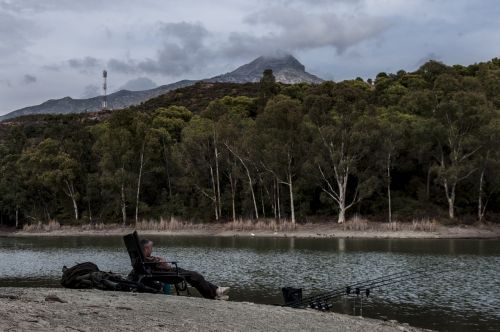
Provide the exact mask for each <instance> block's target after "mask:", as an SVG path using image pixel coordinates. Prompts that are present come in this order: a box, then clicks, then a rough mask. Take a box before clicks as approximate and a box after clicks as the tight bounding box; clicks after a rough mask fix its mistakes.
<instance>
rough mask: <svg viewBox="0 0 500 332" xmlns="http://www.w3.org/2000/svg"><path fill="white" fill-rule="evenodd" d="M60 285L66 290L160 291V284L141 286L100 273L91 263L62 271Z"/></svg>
mask: <svg viewBox="0 0 500 332" xmlns="http://www.w3.org/2000/svg"><path fill="white" fill-rule="evenodd" d="M62 272H63V275H62V277H61V285H62V286H63V287H66V288H79V289H89V288H96V289H101V290H113V291H122V292H146V293H158V292H161V290H162V285H161V284H160V283H153V284H146V285H145V284H143V283H140V282H137V281H133V280H128V279H125V278H123V277H122V276H120V275H118V274H114V273H112V272H104V271H100V270H99V268H98V267H97V265H95V264H94V263H91V262H85V263H80V264H77V265H75V266H72V267H70V268H67V267H66V266H64V267H63V269H62Z"/></svg>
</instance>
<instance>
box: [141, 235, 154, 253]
mask: <svg viewBox="0 0 500 332" xmlns="http://www.w3.org/2000/svg"><path fill="white" fill-rule="evenodd" d="M140 244H141V248H142V252H143V253H144V256H145V257H149V256H151V253H152V252H153V241H151V240H148V239H142V240H141V242H140Z"/></svg>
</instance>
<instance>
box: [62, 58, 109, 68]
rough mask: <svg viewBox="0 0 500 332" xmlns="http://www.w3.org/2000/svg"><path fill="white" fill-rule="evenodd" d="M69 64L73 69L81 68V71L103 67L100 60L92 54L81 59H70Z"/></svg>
mask: <svg viewBox="0 0 500 332" xmlns="http://www.w3.org/2000/svg"><path fill="white" fill-rule="evenodd" d="M68 65H69V66H70V67H71V68H73V69H78V70H80V71H81V72H89V71H93V70H95V69H97V68H100V67H102V63H101V61H100V60H98V59H96V58H93V57H90V56H86V57H84V58H81V59H69V60H68Z"/></svg>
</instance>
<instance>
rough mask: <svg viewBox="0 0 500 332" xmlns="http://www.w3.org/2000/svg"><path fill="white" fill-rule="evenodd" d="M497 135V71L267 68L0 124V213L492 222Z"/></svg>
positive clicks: (430, 66)
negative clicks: (136, 100) (365, 75)
mask: <svg viewBox="0 0 500 332" xmlns="http://www.w3.org/2000/svg"><path fill="white" fill-rule="evenodd" d="M499 124H500V60H499V59H493V60H491V61H489V62H486V63H479V64H474V65H470V66H446V65H444V64H442V63H439V62H436V61H429V62H427V63H426V64H424V65H422V66H421V67H420V68H419V69H418V70H417V71H415V72H405V71H399V72H397V73H396V74H390V73H380V74H378V75H377V77H376V78H375V80H374V81H373V80H371V79H370V80H367V82H365V81H364V80H362V79H360V78H358V79H355V80H350V81H343V82H339V83H335V82H331V81H328V82H323V83H321V84H318V85H309V84H293V85H284V84H280V83H276V82H275V79H274V76H273V75H272V72H270V71H266V72H265V73H264V76H263V78H262V80H261V81H260V82H259V83H247V84H231V83H207V82H200V83H197V84H195V85H193V86H189V87H185V88H181V89H178V90H175V91H171V92H169V93H167V94H165V95H162V96H158V97H156V98H153V99H151V100H149V101H147V102H145V103H142V104H141V105H137V106H133V107H130V108H127V109H124V110H117V111H113V112H111V111H106V112H99V113H90V114H89V113H85V114H70V115H39V116H26V117H21V118H18V119H13V120H9V121H8V122H4V123H0V214H1V216H2V218H1V219H2V220H4V221H5V222H7V223H9V224H12V225H14V224H17V225H18V226H21V225H22V223H24V222H31V221H47V220H50V219H57V220H59V221H61V222H63V223H69V222H80V221H81V220H83V221H91V222H101V221H102V222H116V221H122V222H130V220H131V219H133V217H135V218H138V219H142V218H144V219H149V218H160V217H165V218H168V217H169V216H180V217H183V218H186V219H196V220H202V221H210V220H214V219H218V220H228V219H236V218H240V217H250V218H255V217H257V216H258V217H274V218H290V219H291V218H293V217H294V216H295V215H296V217H297V220H298V221H301V220H304V219H305V218H306V217H309V216H312V215H314V216H318V215H319V216H324V217H326V218H329V219H331V218H332V216H335V217H338V218H337V220H339V221H341V220H343V218H345V217H348V214H349V213H354V212H351V211H357V212H358V213H362V214H373V215H375V216H377V217H380V218H384V217H382V216H386V215H387V212H388V211H390V212H392V215H393V216H394V217H395V218H408V219H411V218H413V217H418V218H424V217H440V216H450V217H455V215H458V216H459V217H467V216H471V215H473V216H479V217H478V219H486V220H488V219H490V220H491V218H492V216H495V215H496V214H498V213H500V204H498V202H499V201H500V174H499V172H498V170H499V169H500V168H499V165H500V144H499V143H498V142H500V137H499V135H500V134H499V133H500V125H499ZM389 196H390V197H391V201H390V202H389ZM388 203H389V204H388ZM342 211H343V212H342ZM342 213H344V215H343V216H341V214H342ZM345 213H347V215H345ZM390 216H391V214H389V218H390ZM483 217H484V218H483Z"/></svg>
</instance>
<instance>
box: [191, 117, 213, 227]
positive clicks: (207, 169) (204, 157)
mask: <svg viewBox="0 0 500 332" xmlns="http://www.w3.org/2000/svg"><path fill="white" fill-rule="evenodd" d="M213 135H214V122H213V121H212V120H210V119H207V118H202V117H200V116H197V115H195V116H194V117H193V118H192V119H191V121H190V122H189V124H188V125H187V126H186V127H184V129H183V130H182V143H181V151H182V158H183V161H184V165H185V168H186V172H187V174H188V175H189V178H190V180H191V181H192V182H193V186H194V187H195V188H196V189H197V190H198V192H200V193H201V194H202V195H203V196H205V197H206V198H208V199H209V200H210V201H211V202H212V204H213V208H214V216H215V220H216V221H218V220H219V219H220V218H221V208H220V206H219V202H220V200H219V194H218V190H217V183H216V182H217V175H216V167H217V166H218V161H217V160H216V159H218V157H219V155H218V153H217V154H216V153H215V152H216V151H217V150H216V149H215V148H214V136H213Z"/></svg>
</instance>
